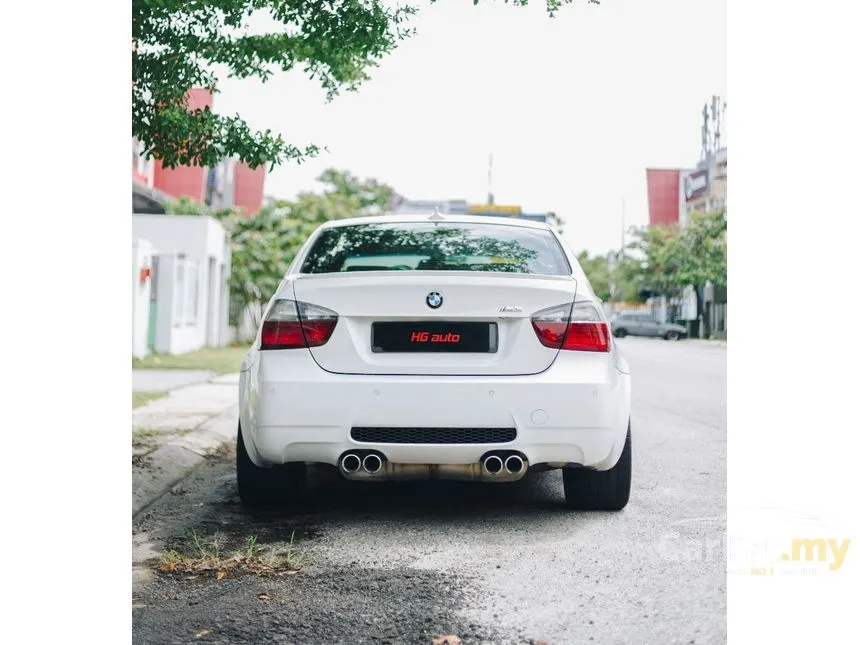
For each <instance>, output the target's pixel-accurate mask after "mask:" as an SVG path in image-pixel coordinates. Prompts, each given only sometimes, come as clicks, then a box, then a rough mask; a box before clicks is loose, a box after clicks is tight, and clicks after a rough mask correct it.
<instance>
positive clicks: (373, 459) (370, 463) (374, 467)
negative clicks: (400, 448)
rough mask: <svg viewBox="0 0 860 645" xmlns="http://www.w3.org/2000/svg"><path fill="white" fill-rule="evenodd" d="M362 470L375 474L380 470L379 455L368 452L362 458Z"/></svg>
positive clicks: (380, 460) (380, 461)
mask: <svg viewBox="0 0 860 645" xmlns="http://www.w3.org/2000/svg"><path fill="white" fill-rule="evenodd" d="M363 466H364V472H366V473H370V474H371V475H375V474H376V473H378V472H379V471H380V470H382V459H381V458H380V456H379V455H374V454H372V453H371V454H369V455H367V457H365V458H364V463H363Z"/></svg>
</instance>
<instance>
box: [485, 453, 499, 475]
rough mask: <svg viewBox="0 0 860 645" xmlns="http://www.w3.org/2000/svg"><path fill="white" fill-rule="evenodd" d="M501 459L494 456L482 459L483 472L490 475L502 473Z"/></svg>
mask: <svg viewBox="0 0 860 645" xmlns="http://www.w3.org/2000/svg"><path fill="white" fill-rule="evenodd" d="M502 466H503V464H502V458H501V457H498V456H496V455H490V456H489V457H487V458H486V459H484V470H486V471H487V472H488V473H489V474H491V475H498V474H499V473H500V472H502Z"/></svg>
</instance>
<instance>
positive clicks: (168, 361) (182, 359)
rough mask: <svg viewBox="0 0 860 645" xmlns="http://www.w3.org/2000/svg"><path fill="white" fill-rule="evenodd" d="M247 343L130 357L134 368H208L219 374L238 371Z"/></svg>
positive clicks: (246, 351)
mask: <svg viewBox="0 0 860 645" xmlns="http://www.w3.org/2000/svg"><path fill="white" fill-rule="evenodd" d="M248 347H249V345H244V344H243V345H230V346H229V347H204V348H203V349H200V350H197V351H196V352H188V353H187V354H177V355H175V356H174V355H172V354H150V355H149V356H147V357H146V358H132V359H131V366H132V368H134V369H159V370H173V369H175V370H210V371H213V372H218V373H219V374H229V373H231V372H238V371H239V368H240V367H241V366H242V359H244V358H245V354H247V353H248Z"/></svg>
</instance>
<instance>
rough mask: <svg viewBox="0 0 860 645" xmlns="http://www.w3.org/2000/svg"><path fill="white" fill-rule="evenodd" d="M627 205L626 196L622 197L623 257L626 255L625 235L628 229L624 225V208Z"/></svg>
mask: <svg viewBox="0 0 860 645" xmlns="http://www.w3.org/2000/svg"><path fill="white" fill-rule="evenodd" d="M625 206H626V199H625V198H624V197H622V198H621V257H622V258H623V257H624V248H625V245H624V243H625V235H626V233H627V231H626V230H625V227H624V208H625Z"/></svg>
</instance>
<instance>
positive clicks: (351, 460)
mask: <svg viewBox="0 0 860 645" xmlns="http://www.w3.org/2000/svg"><path fill="white" fill-rule="evenodd" d="M340 467H341V469H342V470H343V472H345V473H346V474H348V475H352V474H353V473H357V472H358V470H359V468H361V458H360V457H359V456H358V455H357V454H355V453H354V452H350V453H347V454H346V455H344V456H343V459H341V461H340Z"/></svg>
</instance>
